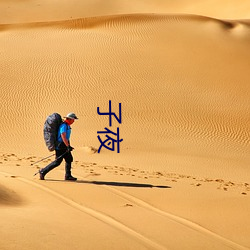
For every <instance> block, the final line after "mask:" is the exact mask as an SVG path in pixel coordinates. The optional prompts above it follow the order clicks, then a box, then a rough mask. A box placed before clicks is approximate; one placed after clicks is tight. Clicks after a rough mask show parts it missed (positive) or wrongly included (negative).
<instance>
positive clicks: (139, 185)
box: [76, 180, 171, 188]
mask: <svg viewBox="0 0 250 250" xmlns="http://www.w3.org/2000/svg"><path fill="white" fill-rule="evenodd" d="M76 182H77V183H85V184H94V185H106V186H115V187H136V188H171V187H170V186H163V185H156V186H155V185H152V184H143V183H132V182H116V181H85V180H77V181H76Z"/></svg>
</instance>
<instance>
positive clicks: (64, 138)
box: [39, 113, 78, 181]
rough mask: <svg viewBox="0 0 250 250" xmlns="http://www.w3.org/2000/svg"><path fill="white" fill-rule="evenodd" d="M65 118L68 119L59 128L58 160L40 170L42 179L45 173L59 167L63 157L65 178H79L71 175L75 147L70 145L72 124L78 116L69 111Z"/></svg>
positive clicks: (71, 179) (74, 179)
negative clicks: (72, 152)
mask: <svg viewBox="0 0 250 250" xmlns="http://www.w3.org/2000/svg"><path fill="white" fill-rule="evenodd" d="M64 118H66V119H65V120H64V122H63V123H62V124H61V125H60V127H59V129H58V136H57V141H58V146H57V147H56V160H55V161H53V162H51V163H50V164H49V165H48V166H46V167H45V168H43V169H41V170H40V171H39V174H40V180H44V177H45V175H46V174H47V173H48V172H49V171H51V170H52V169H54V168H55V167H58V166H59V165H60V164H61V163H62V161H63V159H64V160H65V180H67V181H76V180H77V178H75V177H73V176H72V175H71V163H72V162H73V156H72V154H71V151H72V150H73V149H74V148H72V147H71V146H70V135H71V127H70V125H72V124H73V123H74V121H75V120H76V119H78V118H77V116H76V115H75V114H74V113H69V114H68V115H67V116H66V117H64Z"/></svg>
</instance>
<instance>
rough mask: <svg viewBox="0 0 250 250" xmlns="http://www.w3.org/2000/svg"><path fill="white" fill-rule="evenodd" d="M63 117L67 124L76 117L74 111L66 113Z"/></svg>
mask: <svg viewBox="0 0 250 250" xmlns="http://www.w3.org/2000/svg"><path fill="white" fill-rule="evenodd" d="M64 118H66V121H67V123H68V124H69V125H70V124H72V123H73V122H74V121H75V120H77V119H78V117H77V116H76V115H75V113H68V114H67V115H66V116H65V117H64Z"/></svg>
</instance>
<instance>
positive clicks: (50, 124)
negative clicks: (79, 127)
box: [43, 113, 63, 151]
mask: <svg viewBox="0 0 250 250" xmlns="http://www.w3.org/2000/svg"><path fill="white" fill-rule="evenodd" d="M62 123H63V120H62V117H61V115H59V114H58V113H53V114H51V115H49V116H48V117H47V119H46V121H45V123H44V128H43V135H44V141H45V144H46V146H47V148H48V150H49V151H53V150H55V148H56V146H57V134H58V129H59V127H60V125H61V124H62Z"/></svg>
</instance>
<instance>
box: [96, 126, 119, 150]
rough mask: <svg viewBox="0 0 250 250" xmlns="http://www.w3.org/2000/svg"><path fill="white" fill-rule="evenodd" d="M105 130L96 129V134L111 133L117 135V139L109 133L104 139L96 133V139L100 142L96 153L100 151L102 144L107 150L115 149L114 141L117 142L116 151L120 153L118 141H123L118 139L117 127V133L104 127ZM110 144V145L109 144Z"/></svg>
mask: <svg viewBox="0 0 250 250" xmlns="http://www.w3.org/2000/svg"><path fill="white" fill-rule="evenodd" d="M105 130H106V131H97V133H98V134H112V135H114V136H116V137H117V139H113V138H112V137H110V136H109V135H106V138H107V139H106V140H102V139H101V137H100V136H99V135H98V136H97V137H98V139H99V141H100V143H101V145H100V147H99V149H98V153H100V151H101V148H102V146H103V147H105V148H107V149H108V150H111V151H114V150H115V143H117V153H120V142H122V141H123V139H120V135H119V128H117V133H114V132H112V131H111V130H109V129H108V128H105ZM110 144H111V146H109V145H110Z"/></svg>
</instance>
